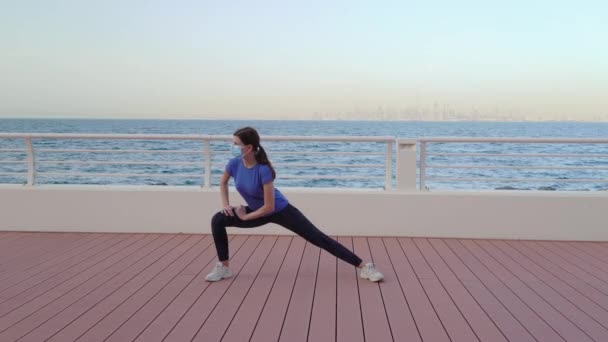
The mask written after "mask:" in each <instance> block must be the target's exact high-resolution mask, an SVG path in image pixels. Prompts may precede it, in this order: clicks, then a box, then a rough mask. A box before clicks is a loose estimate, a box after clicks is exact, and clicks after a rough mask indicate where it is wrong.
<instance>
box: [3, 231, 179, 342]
mask: <svg viewBox="0 0 608 342" xmlns="http://www.w3.org/2000/svg"><path fill="white" fill-rule="evenodd" d="M170 239H171V237H170V236H168V235H165V236H161V237H158V238H156V236H153V235H151V236H149V237H145V238H143V239H141V241H142V243H143V244H145V246H144V247H142V248H140V249H138V250H136V251H134V253H133V254H130V255H127V256H126V257H124V255H119V254H117V257H118V258H120V257H123V258H122V260H121V261H120V262H118V263H117V264H114V265H113V266H112V267H111V268H108V269H106V270H105V271H103V272H98V273H96V275H95V276H94V277H92V278H90V279H89V280H87V281H86V282H84V283H82V284H81V285H79V286H77V287H75V288H72V289H71V290H69V291H68V290H67V289H68V288H69V287H70V286H69V283H66V284H65V285H64V286H66V287H61V286H60V287H57V288H55V289H53V290H51V291H49V292H47V293H46V294H45V295H44V296H40V297H38V298H36V299H34V300H32V301H30V302H28V303H27V304H25V305H23V306H21V307H19V308H18V309H16V310H14V311H12V312H11V313H9V314H7V315H6V316H4V317H2V318H1V319H0V322H1V323H2V324H3V326H4V324H6V325H11V324H14V323H16V322H19V323H16V324H14V325H12V326H11V327H10V328H9V329H7V330H6V331H3V332H2V334H0V339H2V338H6V339H12V338H18V337H21V336H23V335H25V334H26V333H28V332H29V331H31V330H33V329H34V328H36V327H38V326H39V325H41V324H42V323H44V322H46V321H47V320H49V319H50V318H52V317H54V316H55V315H57V314H59V313H60V312H61V311H62V310H64V309H65V308H67V307H69V306H70V305H71V304H73V303H75V302H76V301H77V300H79V299H81V298H83V297H85V296H86V295H88V294H89V293H91V292H92V291H93V290H95V289H97V288H98V287H100V286H102V285H103V284H104V283H106V282H108V281H110V280H112V278H114V277H115V276H116V275H118V274H119V273H120V272H122V271H123V270H125V269H127V267H129V266H131V265H133V264H135V263H136V262H138V261H140V260H141V259H142V258H144V257H147V256H148V255H149V254H150V253H151V252H152V251H154V250H156V249H157V248H158V247H160V246H161V245H163V244H164V243H166V242H167V241H169V240H170ZM146 241H151V242H150V243H147V244H146ZM112 258H114V257H112ZM112 258H109V259H112ZM112 261H113V260H110V262H112ZM131 270H133V268H132V269H131ZM36 310H37V311H36Z"/></svg>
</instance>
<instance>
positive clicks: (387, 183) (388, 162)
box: [0, 133, 395, 189]
mask: <svg viewBox="0 0 608 342" xmlns="http://www.w3.org/2000/svg"><path fill="white" fill-rule="evenodd" d="M0 139H19V140H21V139H22V140H23V142H24V148H23V149H15V148H4V149H2V148H0V153H2V152H5V153H15V152H16V153H25V154H26V155H27V159H26V160H0V164H14V165H18V164H27V181H26V185H29V186H33V185H36V183H37V182H36V180H37V178H38V177H39V176H70V177H74V176H89V177H155V178H162V177H171V178H177V177H186V178H193V177H195V178H199V177H200V179H201V186H203V187H206V188H209V187H210V186H211V184H212V181H211V177H212V172H213V170H216V171H221V170H223V167H224V166H225V162H226V161H227V159H228V158H229V157H228V156H225V157H226V158H223V160H222V162H213V158H214V157H216V156H218V155H222V154H223V155H227V154H228V153H229V151H228V148H227V147H228V144H229V142H230V141H231V140H232V136H223V135H184V134H181V135H171V134H51V133H33V134H23V133H0ZM38 140H104V141H112V140H144V141H163V140H164V141H167V140H173V141H190V142H200V143H201V144H202V146H201V148H200V149H198V148H197V149H186V150H183V149H180V150H158V149H143V148H142V149H123V148H119V149H107V148H95V149H90V148H42V147H36V145H35V143H34V142H35V141H38ZM263 140H264V142H263V144H264V145H265V142H287V143H305V142H316V143H319V142H320V143H334V142H335V143H348V144H353V143H361V144H363V145H364V146H365V147H367V148H366V149H364V150H360V151H358V150H355V151H350V150H348V151H344V150H336V151H317V150H312V151H311V150H305V149H298V150H296V151H292V150H287V149H279V150H276V151H275V150H270V151H269V154H270V155H271V157H276V156H304V155H308V156H316V157H317V158H324V157H326V156H327V157H332V156H334V157H335V156H376V157H378V156H381V157H383V160H384V162H382V163H328V162H323V163H319V162H311V163H306V162H304V163H296V162H276V163H273V165H274V166H276V167H277V168H282V167H290V168H302V167H315V168H339V169H351V168H383V169H384V175H383V176H360V175H356V176H341V175H335V174H332V175H294V174H284V173H279V176H278V177H279V178H282V179H335V180H353V179H368V180H369V179H375V180H383V181H384V188H385V189H391V188H392V179H393V177H392V159H393V153H392V150H393V144H394V142H395V139H394V138H393V137H340V136H332V137H330V136H323V137H319V136H264V137H263ZM214 142H223V143H226V145H225V147H226V148H224V149H214V148H213V146H212V143H214ZM369 143H380V144H385V145H386V147H385V148H384V149H381V150H370V149H369ZM265 146H266V149H268V146H267V145H265ZM37 153H50V154H55V153H79V154H80V153H89V154H98V155H99V154H120V153H123V154H124V153H137V154H139V155H145V154H171V155H179V154H185V155H194V156H198V157H201V156H202V157H203V160H202V161H201V162H192V161H180V162H175V161H171V162H163V161H156V160H152V161H147V160H130V159H129V160H127V161H115V160H114V161H111V160H102V161H82V160H66V159H62V160H52V159H51V160H48V159H46V160H40V159H39V158H37ZM216 159H217V158H216ZM42 165H81V166H82V165H164V166H177V165H181V166H184V165H185V166H191V167H197V166H198V167H202V168H203V174H202V175H201V174H200V173H177V174H176V173H171V174H162V173H132V172H128V173H115V172H110V173H108V172H103V173H97V172H72V171H70V172H41V171H39V167H40V166H42ZM3 175H4V176H22V175H23V172H0V176H3Z"/></svg>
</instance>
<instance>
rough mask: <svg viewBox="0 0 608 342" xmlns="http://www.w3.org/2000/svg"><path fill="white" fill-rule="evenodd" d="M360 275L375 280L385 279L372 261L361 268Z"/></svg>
mask: <svg viewBox="0 0 608 342" xmlns="http://www.w3.org/2000/svg"><path fill="white" fill-rule="evenodd" d="M359 276H360V277H361V278H364V279H369V280H370V281H373V282H376V281H380V280H382V279H384V276H383V275H382V273H380V272H378V270H377V269H376V266H374V264H372V263H371V262H369V263H367V264H365V266H363V267H362V268H361V274H360V275H359Z"/></svg>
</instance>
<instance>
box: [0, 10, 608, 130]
mask: <svg viewBox="0 0 608 342" xmlns="http://www.w3.org/2000/svg"><path fill="white" fill-rule="evenodd" d="M0 8H2V10H1V11H0V117H12V118H14V117H82V118H165V119H172V118H175V119H181V118H193V119H195V118H200V119H205V118H218V119H235V118H255V119H302V118H335V117H340V118H349V117H356V118H377V117H382V115H384V117H385V118H386V117H394V116H395V115H396V116H397V117H402V118H411V117H416V118H419V119H425V118H429V119H434V118H439V119H441V118H445V113H448V115H449V114H450V113H451V114H452V115H453V117H456V118H461V117H470V115H473V114H474V115H476V117H478V118H483V119H493V118H501V117H504V116H505V115H506V116H511V117H514V118H522V119H536V120H555V119H574V120H604V119H605V120H608V44H607V43H606V41H607V38H606V37H608V20H606V18H608V2H606V1H585V0H581V1H560V0H557V1H556V0H551V1H547V0H537V1H535V0H527V1H521V0H512V1H500V2H498V1H487V0H485V1H480V0H475V1H468V0H461V1H434V0H426V1H405V0H401V1H382V0H378V1H356V0H350V1H342V0H336V1H327V0H325V1H320V0H308V1H289V0H283V1H255V0H251V1H238V0H233V1H206V0H175V1H156V0H145V1H143V0H141V1H140V0H119V1H115V0H105V1H87V0H77V1H65V0H54V1H49V0H41V1H32V0H20V1H9V0H0ZM440 114H443V115H444V117H442V116H437V115H440ZM391 115H392V116H391Z"/></svg>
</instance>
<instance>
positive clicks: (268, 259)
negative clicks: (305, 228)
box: [0, 232, 608, 342]
mask: <svg viewBox="0 0 608 342" xmlns="http://www.w3.org/2000/svg"><path fill="white" fill-rule="evenodd" d="M339 240H340V241H341V242H342V243H343V244H344V245H346V246H348V247H349V248H352V249H353V250H354V251H355V252H356V253H357V254H358V255H359V256H361V257H362V258H363V259H364V260H369V259H373V261H374V262H375V263H376V265H377V266H378V268H379V269H380V270H381V271H382V272H383V273H384V275H385V277H386V279H385V281H384V282H382V283H379V284H377V283H370V282H368V281H366V280H362V279H360V278H358V277H357V273H356V272H355V268H354V267H352V266H350V265H348V264H346V263H344V262H342V261H339V260H336V258H335V257H333V256H332V255H330V254H329V253H326V252H321V251H320V250H319V248H317V247H314V246H312V245H310V244H307V243H306V242H305V241H304V240H303V239H301V238H298V237H286V236H283V237H278V236H243V235H239V236H232V237H231V242H230V250H231V255H232V261H231V262H232V264H231V267H232V269H233V271H234V272H235V277H233V278H231V279H228V280H224V281H221V282H218V283H208V282H205V280H204V277H205V275H206V274H207V273H208V272H209V271H210V269H211V267H212V266H213V264H214V263H215V260H216V255H215V248H214V246H213V239H212V238H211V236H209V235H154V234H86V233H81V234H77V233H14V232H0V341H2V342H9V341H21V342H25V341H53V342H67V341H114V342H125V341H143V342H151V341H205V342H212V341H262V342H268V341H289V342H297V341H314V342H318V341H346V342H356V341H372V342H381V341H432V342H440V341H466V342H470V341H493V342H494V341H518V342H519V341H551V342H555V341H564V340H565V341H576V342H581V341H608V243H584V242H532V241H501V240H456V239H409V238H360V237H354V238H351V237H341V238H339Z"/></svg>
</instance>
